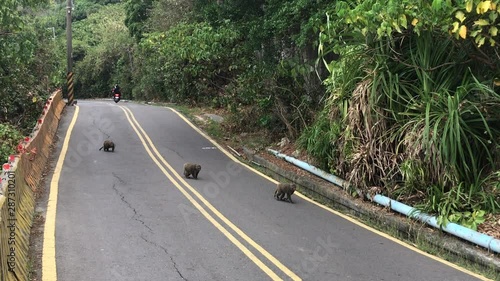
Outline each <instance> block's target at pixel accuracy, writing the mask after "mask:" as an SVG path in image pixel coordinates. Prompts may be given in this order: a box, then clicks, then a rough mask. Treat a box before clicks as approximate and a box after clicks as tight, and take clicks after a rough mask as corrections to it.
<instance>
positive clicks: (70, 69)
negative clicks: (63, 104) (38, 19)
mask: <svg viewBox="0 0 500 281" xmlns="http://www.w3.org/2000/svg"><path fill="white" fill-rule="evenodd" d="M71 2H72V0H68V5H67V7H66V8H67V12H66V43H67V52H66V58H67V64H68V72H67V74H66V84H67V86H68V105H73V100H74V96H73V43H72V35H71V12H72V9H73V7H72V3H71Z"/></svg>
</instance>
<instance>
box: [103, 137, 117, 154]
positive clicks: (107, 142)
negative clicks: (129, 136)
mask: <svg viewBox="0 0 500 281" xmlns="http://www.w3.org/2000/svg"><path fill="white" fill-rule="evenodd" d="M103 148H104V151H109V149H110V148H111V152H114V151H115V143H114V142H113V141H111V140H105V141H104V144H103V145H102V147H101V148H99V150H102V149H103Z"/></svg>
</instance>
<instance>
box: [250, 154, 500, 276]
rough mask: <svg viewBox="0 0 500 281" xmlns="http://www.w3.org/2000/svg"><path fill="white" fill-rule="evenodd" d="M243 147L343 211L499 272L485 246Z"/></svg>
mask: <svg viewBox="0 0 500 281" xmlns="http://www.w3.org/2000/svg"><path fill="white" fill-rule="evenodd" d="M243 151H244V154H245V156H246V157H247V159H248V160H249V161H251V162H253V163H255V164H257V165H259V166H261V167H263V168H265V169H266V170H267V171H266V172H267V173H268V174H270V175H271V176H272V177H273V178H276V179H280V178H286V179H288V180H290V181H293V182H296V183H297V184H299V185H300V186H302V187H303V188H305V189H306V190H307V191H308V192H310V193H314V194H316V195H319V196H321V197H322V198H324V199H327V200H330V201H331V203H332V204H333V205H334V206H335V208H338V209H340V210H341V211H343V212H347V213H349V214H350V215H353V216H355V217H358V218H361V219H368V220H370V221H373V222H375V223H376V224H377V225H378V226H379V227H381V228H382V229H396V230H397V231H398V232H399V233H400V234H401V235H403V236H404V237H406V239H408V240H409V241H412V242H413V241H422V240H423V241H425V242H426V243H429V244H431V245H433V246H435V247H437V248H439V249H440V250H442V251H445V252H448V253H451V254H453V255H457V256H461V257H465V258H466V259H468V260H470V261H471V262H474V263H476V264H478V265H481V266H483V267H486V268H489V269H492V270H494V271H495V272H498V273H499V274H500V259H499V258H498V257H495V255H494V254H493V253H486V251H485V250H483V249H482V248H479V247H478V246H475V245H472V244H470V243H468V242H466V241H463V240H461V239H459V238H457V237H454V236H451V235H449V234H446V233H444V232H441V231H438V230H435V229H431V228H428V227H426V226H425V225H424V224H423V223H420V222H418V221H415V220H411V219H408V218H404V217H403V216H399V215H395V214H396V213H393V212H377V211H374V210H371V209H369V208H367V207H365V206H364V205H365V204H358V203H357V202H356V200H354V199H353V198H351V197H348V196H347V195H345V193H344V191H342V190H341V189H340V188H337V187H336V186H335V185H334V184H332V183H329V182H327V181H324V180H322V179H320V178H319V177H318V179H320V180H319V182H321V183H316V182H314V181H311V180H309V179H307V178H304V177H301V176H299V175H297V174H296V173H294V172H291V171H288V170H284V169H282V168H280V167H278V166H277V165H275V164H273V163H271V162H269V161H267V160H266V159H264V158H263V157H261V156H259V155H257V154H256V153H255V152H254V151H252V150H250V149H248V148H245V147H243ZM373 206H375V205H373ZM381 208H382V207H381Z"/></svg>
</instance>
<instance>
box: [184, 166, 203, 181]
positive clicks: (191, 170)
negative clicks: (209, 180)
mask: <svg viewBox="0 0 500 281" xmlns="http://www.w3.org/2000/svg"><path fill="white" fill-rule="evenodd" d="M200 170H201V165H199V164H195V163H186V164H184V176H185V177H186V178H189V176H190V175H192V176H193V178H194V179H198V174H199V173H200Z"/></svg>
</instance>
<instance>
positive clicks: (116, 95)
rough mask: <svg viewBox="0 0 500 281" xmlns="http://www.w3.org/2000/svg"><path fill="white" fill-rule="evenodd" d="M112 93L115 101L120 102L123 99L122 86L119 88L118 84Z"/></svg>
mask: <svg viewBox="0 0 500 281" xmlns="http://www.w3.org/2000/svg"><path fill="white" fill-rule="evenodd" d="M111 93H113V100H114V101H115V102H119V101H120V99H121V97H122V93H121V90H120V86H118V84H116V85H115V86H114V87H113V89H112V90H111Z"/></svg>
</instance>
